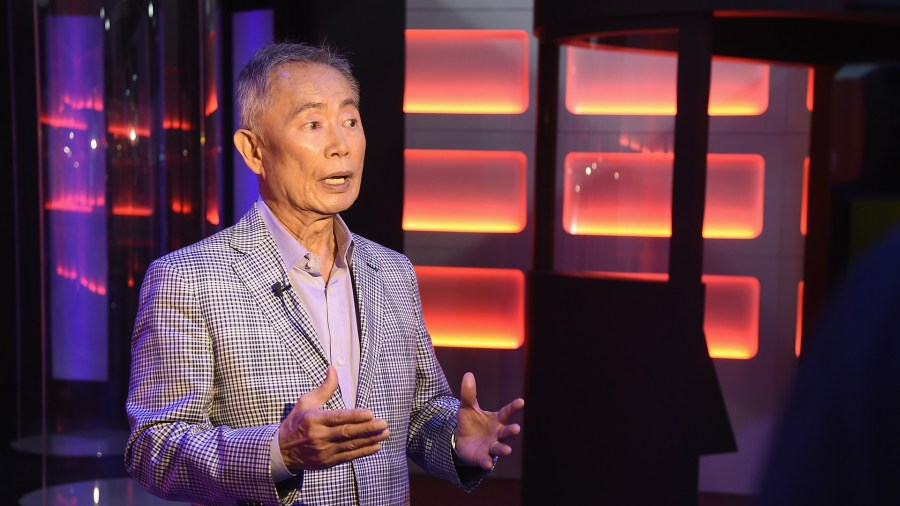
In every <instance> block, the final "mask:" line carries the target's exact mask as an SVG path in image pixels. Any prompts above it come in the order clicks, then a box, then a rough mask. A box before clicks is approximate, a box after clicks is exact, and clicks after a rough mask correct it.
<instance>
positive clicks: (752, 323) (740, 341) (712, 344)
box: [596, 272, 759, 360]
mask: <svg viewBox="0 0 900 506" xmlns="http://www.w3.org/2000/svg"><path fill="white" fill-rule="evenodd" d="M596 274H597V275H598V276H599V277H604V278H613V279H633V280H638V281H658V282H666V281H668V280H669V275H668V274H667V273H659V272H597V273H596ZM702 280H703V284H704V285H706V306H705V307H704V316H703V331H704V333H705V334H706V345H707V347H708V348H709V356H710V357H712V358H730V359H745V360H746V359H749V358H753V357H754V356H756V352H757V350H758V349H759V281H758V280H757V279H756V278H753V277H746V276H720V275H712V274H704V275H703V277H702Z"/></svg>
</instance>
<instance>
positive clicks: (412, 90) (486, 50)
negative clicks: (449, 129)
mask: <svg viewBox="0 0 900 506" xmlns="http://www.w3.org/2000/svg"><path fill="white" fill-rule="evenodd" d="M528 45H529V41H528V33H526V32H525V31H524V30H406V88H405V90H404V98H403V111H404V112H407V113H439V114H520V113H523V112H525V110H527V109H528V94H529V90H528V78H529V57H528Z"/></svg>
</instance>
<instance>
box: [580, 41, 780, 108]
mask: <svg viewBox="0 0 900 506" xmlns="http://www.w3.org/2000/svg"><path fill="white" fill-rule="evenodd" d="M677 65H678V62H677V57H676V56H675V54H674V53H671V52H663V51H650V50H622V49H615V50H614V49H603V48H592V49H587V48H582V47H575V46H569V47H568V58H567V62H566V89H565V94H566V109H567V110H568V111H569V112H571V113H572V114H609V115H665V116H671V115H674V114H675V113H676V97H677V86H676V85H677V79H676V78H677ZM769 68H770V67H769V65H767V64H761V63H749V62H746V61H739V60H733V59H728V58H721V57H713V60H712V68H711V72H712V74H711V77H710V89H709V109H708V110H709V114H710V115H711V116H754V115H759V114H762V113H764V112H765V111H766V109H767V108H768V106H769Z"/></svg>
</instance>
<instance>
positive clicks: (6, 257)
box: [0, 2, 43, 504]
mask: <svg viewBox="0 0 900 506" xmlns="http://www.w3.org/2000/svg"><path fill="white" fill-rule="evenodd" d="M0 55H2V63H0V133H2V134H3V136H4V139H6V141H7V145H6V148H5V149H2V150H0V167H2V169H0V174H2V176H0V189H2V190H0V191H2V193H0V203H2V204H0V205H2V207H0V223H2V225H0V234H2V236H0V237H2V240H3V244H4V246H5V247H4V248H3V257H2V258H3V260H2V262H0V263H2V267H0V268H2V277H0V285H2V288H0V290H2V292H3V301H4V302H3V303H2V304H0V306H2V313H0V314H2V321H3V322H4V328H5V330H6V332H5V334H4V338H3V339H2V343H3V344H2V346H0V357H2V358H0V370H2V373H0V374H2V376H0V385H2V394H0V399H2V400H3V403H4V404H5V405H6V406H8V407H10V408H11V409H9V410H8V411H7V413H9V414H8V415H7V416H4V417H3V419H2V421H0V435H2V437H0V469H3V478H2V479H0V499H3V502H4V503H6V504H17V503H18V499H19V497H21V496H22V495H24V494H25V493H27V492H29V491H31V490H33V489H35V488H38V487H40V485H41V480H42V477H43V475H42V466H41V463H42V462H41V457H40V456H38V455H34V454H31V453H23V452H19V451H16V450H14V449H13V447H12V443H13V442H14V441H15V440H16V439H18V438H19V437H21V436H22V435H23V434H24V433H26V432H27V433H28V434H34V433H38V432H39V431H40V422H41V387H40V385H41V375H42V371H41V357H42V354H41V321H42V320H41V319H42V315H41V262H40V259H41V253H40V230H41V221H40V220H41V201H40V198H39V195H40V165H39V162H38V160H40V149H39V147H38V146H39V139H38V122H37V121H38V115H37V75H36V73H37V58H36V46H35V18H34V7H33V5H32V3H31V2H5V3H3V5H2V7H0Z"/></svg>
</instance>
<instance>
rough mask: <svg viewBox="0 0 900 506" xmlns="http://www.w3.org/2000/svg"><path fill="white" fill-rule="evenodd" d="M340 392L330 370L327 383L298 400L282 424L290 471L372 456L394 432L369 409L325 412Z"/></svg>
mask: <svg viewBox="0 0 900 506" xmlns="http://www.w3.org/2000/svg"><path fill="white" fill-rule="evenodd" d="M337 388H338V377H337V371H336V370H335V369H334V367H333V366H331V365H329V366H328V372H327V374H326V376H325V382H323V383H322V384H321V385H319V386H318V387H317V388H316V389H315V390H312V391H310V392H307V393H305V394H303V395H301V396H300V398H299V399H297V404H296V405H294V409H292V410H291V412H290V413H288V416H287V418H285V419H284V421H283V422H281V427H280V428H279V429H278V444H279V446H280V448H281V458H282V459H283V460H284V465H285V466H286V467H287V469H288V470H289V471H290V472H292V473H294V474H298V473H300V472H301V471H303V470H313V469H325V468H328V467H332V466H335V465H337V464H341V463H343V462H349V461H351V460H353V459H356V458H359V457H365V456H367V455H372V454H373V453H375V452H377V451H378V450H380V449H381V442H382V441H384V440H386V439H387V438H388V437H389V436H390V435H391V432H390V431H389V430H388V428H387V422H385V421H384V420H381V419H376V418H375V414H374V413H373V412H372V411H370V410H368V409H328V410H326V409H322V405H323V404H325V402H327V401H328V399H330V398H331V396H332V395H333V394H334V392H335V391H337Z"/></svg>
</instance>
